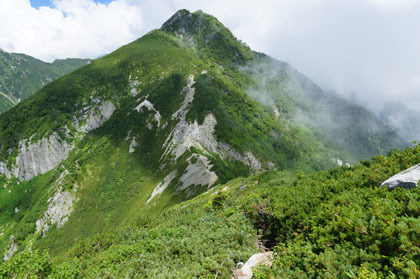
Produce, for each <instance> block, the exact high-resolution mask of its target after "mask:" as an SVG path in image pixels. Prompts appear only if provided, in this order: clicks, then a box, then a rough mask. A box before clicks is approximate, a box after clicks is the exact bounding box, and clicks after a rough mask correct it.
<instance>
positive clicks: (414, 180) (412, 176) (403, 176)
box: [381, 164, 420, 190]
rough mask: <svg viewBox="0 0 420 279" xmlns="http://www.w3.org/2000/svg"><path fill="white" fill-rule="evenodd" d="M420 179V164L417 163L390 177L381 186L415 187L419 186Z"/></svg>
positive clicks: (392, 187) (391, 187) (390, 187)
mask: <svg viewBox="0 0 420 279" xmlns="http://www.w3.org/2000/svg"><path fill="white" fill-rule="evenodd" d="M419 180H420V164H417V165H415V166H413V167H411V168H409V169H406V170H404V171H402V172H400V173H397V174H396V175H394V176H392V177H390V178H388V179H387V180H385V181H384V182H383V183H382V184H381V186H382V187H385V186H388V188H389V189H390V190H391V189H394V188H397V187H401V188H406V189H408V188H415V187H417V186H418V182H419Z"/></svg>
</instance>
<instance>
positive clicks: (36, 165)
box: [13, 132, 72, 180]
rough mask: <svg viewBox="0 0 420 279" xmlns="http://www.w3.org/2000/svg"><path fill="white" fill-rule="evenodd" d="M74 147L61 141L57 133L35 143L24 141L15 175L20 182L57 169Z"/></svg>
mask: <svg viewBox="0 0 420 279" xmlns="http://www.w3.org/2000/svg"><path fill="white" fill-rule="evenodd" d="M71 149H72V146H71V145H70V144H69V143H67V142H66V141H65V140H63V139H60V137H59V136H58V134H57V133H55V132H54V133H53V134H52V135H51V136H50V137H49V138H43V139H41V140H39V141H37V142H35V143H27V140H23V141H21V142H20V143H19V154H18V156H17V157H16V163H15V169H14V171H13V174H14V176H15V177H16V178H18V179H19V180H30V179H32V178H33V177H35V176H37V175H39V174H44V173H46V172H47V171H50V170H52V169H53V168H55V167H56V166H57V165H58V164H59V163H61V162H62V161H63V160H65V159H67V156H68V154H69V152H70V150H71Z"/></svg>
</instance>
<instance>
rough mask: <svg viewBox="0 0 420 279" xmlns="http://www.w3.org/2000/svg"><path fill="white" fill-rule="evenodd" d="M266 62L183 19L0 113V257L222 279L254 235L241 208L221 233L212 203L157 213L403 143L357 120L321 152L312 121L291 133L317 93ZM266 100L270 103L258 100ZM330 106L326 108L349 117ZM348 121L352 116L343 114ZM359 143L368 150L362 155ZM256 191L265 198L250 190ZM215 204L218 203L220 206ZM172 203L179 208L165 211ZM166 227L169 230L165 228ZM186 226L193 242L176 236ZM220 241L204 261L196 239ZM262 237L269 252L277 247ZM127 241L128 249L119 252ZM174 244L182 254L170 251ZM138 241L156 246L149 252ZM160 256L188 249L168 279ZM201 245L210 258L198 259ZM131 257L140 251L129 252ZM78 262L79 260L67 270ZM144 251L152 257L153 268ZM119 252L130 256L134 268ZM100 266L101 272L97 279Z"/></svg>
mask: <svg viewBox="0 0 420 279" xmlns="http://www.w3.org/2000/svg"><path fill="white" fill-rule="evenodd" d="M265 59H266V56H264V55H262V54H258V53H255V52H253V51H251V50H250V49H249V48H248V47H247V46H245V45H244V44H242V43H241V42H239V41H237V40H236V39H235V38H234V37H233V35H232V34H231V33H230V31H229V30H228V29H227V28H225V27H224V26H223V25H222V24H221V23H219V22H218V21H217V20H216V19H215V18H214V17H212V16H210V15H207V14H204V13H203V12H195V13H192V14H191V13H189V12H188V11H185V10H182V11H179V12H178V13H176V14H175V15H174V16H173V17H172V18H171V19H169V20H168V22H166V23H165V24H164V25H163V26H162V28H161V30H154V31H152V32H150V33H148V34H147V35H145V36H144V37H142V38H140V39H138V40H136V41H134V42H132V43H130V44H128V45H125V46H123V47H121V48H120V49H118V50H116V51H114V52H113V53H111V54H109V55H107V56H105V57H102V58H100V59H97V60H94V61H92V63H91V64H89V65H85V66H83V67H81V68H79V69H78V70H76V71H74V72H72V73H70V74H68V75H65V76H63V77H61V78H59V79H57V80H56V81H54V82H51V83H49V84H48V85H46V86H45V87H44V88H42V89H41V90H40V91H38V92H37V93H36V94H34V95H33V96H31V97H29V98H27V99H26V100H24V101H23V102H21V103H20V104H19V105H17V106H16V107H14V108H12V109H11V110H10V111H8V112H6V113H4V114H3V115H1V116H0V143H1V149H0V154H1V159H0V174H1V181H2V186H3V187H1V188H0V201H1V202H0V214H1V215H0V251H4V259H6V260H7V259H9V258H10V257H11V256H12V255H13V254H15V253H18V256H16V260H17V261H19V257H27V256H30V255H31V253H30V252H28V253H29V254H28V253H26V254H25V252H24V253H23V254H19V253H20V252H22V251H27V250H28V249H32V250H34V251H35V250H37V249H38V250H42V251H43V250H46V251H48V252H49V253H50V255H51V256H52V257H54V262H55V260H57V263H58V262H60V261H65V259H68V258H70V259H71V262H69V263H67V265H68V267H69V268H70V265H71V266H72V268H74V272H77V273H79V274H80V276H82V277H89V276H91V274H95V276H98V277H101V276H102V277H106V276H107V275H106V274H107V273H109V274H110V275H109V276H111V277H112V276H117V277H118V276H119V275H120V274H125V275H126V276H140V277H141V276H146V275H145V274H153V275H156V274H157V273H158V270H159V268H163V269H164V270H168V272H172V273H168V274H170V275H168V276H169V277H171V276H172V277H176V276H178V277H186V278H187V277H188V276H213V277H214V275H213V272H214V271H215V270H214V269H212V267H211V266H212V265H213V264H215V263H218V264H220V268H219V269H220V270H221V271H220V272H222V273H220V276H222V275H223V276H226V275H227V271H228V268H229V267H230V266H232V264H233V263H234V262H236V261H237V260H244V259H245V258H246V257H247V256H249V254H250V253H251V252H253V251H255V249H256V248H255V247H254V246H253V244H252V243H254V242H255V231H254V230H253V223H252V222H250V220H249V218H248V217H249V216H248V215H245V216H244V215H243V211H241V210H242V209H240V208H238V210H239V211H235V210H236V209H235V210H233V209H230V212H228V213H226V215H227V216H226V218H228V217H229V216H231V218H232V219H231V220H230V219H229V222H228V223H227V224H228V226H226V225H225V224H224V222H225V221H223V220H224V219H222V220H221V222H219V221H218V218H220V213H221V212H218V211H213V210H212V208H213V207H215V208H216V207H219V205H217V204H216V205H214V206H213V204H212V202H210V205H209V206H205V208H203V206H202V204H194V206H193V209H192V210H191V211H188V212H185V214H192V215H188V216H183V215H179V214H178V213H170V214H169V213H168V214H169V215H168V220H167V221H163V219H159V218H161V217H159V216H161V215H160V214H161V213H162V212H163V211H165V210H168V209H169V211H168V212H176V211H171V210H181V208H180V207H179V206H178V205H177V204H179V203H182V202H184V201H186V200H189V199H191V198H193V197H195V196H197V195H199V194H200V193H203V192H206V191H209V189H210V191H211V192H214V191H216V190H217V189H219V190H220V189H221V188H220V187H219V188H215V190H211V187H214V186H215V185H217V184H223V183H226V182H228V181H229V180H231V179H234V178H237V177H240V176H242V177H247V176H249V175H250V174H255V173H259V172H262V171H264V170H274V169H277V170H282V171H283V172H281V175H286V174H287V173H295V172H296V171H298V170H304V171H309V170H319V169H327V168H330V167H332V166H335V165H337V163H339V162H340V161H339V160H340V158H341V159H344V160H347V161H348V162H354V161H356V160H357V159H359V158H360V157H367V156H368V155H373V154H378V153H383V152H384V151H385V150H387V149H390V148H392V147H400V146H403V145H404V142H403V141H402V140H401V139H400V138H399V137H398V136H397V135H396V134H395V133H393V132H392V131H391V130H386V129H385V130H384V131H385V132H389V133H385V132H383V131H378V132H377V133H370V132H369V133H368V131H370V130H369V129H373V127H374V126H372V125H371V124H370V122H363V121H364V120H365V117H363V118H362V117H360V118H359V117H356V116H354V117H353V119H355V120H354V123H351V124H349V125H348V126H346V127H347V128H346V129H349V132H347V133H344V132H343V131H341V130H339V131H340V132H343V133H337V135H336V138H335V139H341V141H342V142H340V141H333V140H329V138H328V134H327V133H326V132H325V131H328V129H325V128H324V127H322V125H320V124H319V123H318V122H316V121H315V122H314V123H310V124H311V125H306V123H303V124H302V122H300V121H297V116H299V114H298V112H300V111H302V112H303V113H304V114H305V117H309V118H311V117H312V116H313V115H316V112H317V111H318V105H317V104H318V103H317V102H314V100H320V101H319V102H322V101H326V100H328V95H327V94H325V93H324V92H322V91H321V90H320V89H319V88H318V89H317V90H314V89H313V88H312V87H311V88H308V86H306V84H307V79H306V78H304V77H302V76H301V75H300V74H298V73H296V72H294V71H292V69H291V68H290V67H287V68H282V67H280V68H279V66H278V65H283V64H282V63H281V62H277V61H274V62H273V63H274V65H271V64H267V62H266V60H265ZM262 64H264V65H265V66H264V67H266V66H270V67H272V69H273V71H277V72H276V74H275V76H276V77H275V78H272V80H271V81H269V82H265V80H263V79H262V77H261V75H258V74H256V73H255V70H257V71H258V67H257V65H262ZM276 65H277V66H276ZM277 76H279V77H277ZM277 80H278V82H277ZM292 85H293V86H292ZM311 86H314V85H313V84H311ZM298 89H299V90H298ZM255 92H256V93H257V94H255ZM258 92H259V93H258ZM267 92H268V93H267ZM258 94H260V95H258ZM263 95H266V96H269V97H270V98H271V99H269V100H268V101H267V102H265V101H264V100H261V97H263ZM315 95H316V96H317V97H316V98H315V97H313V96H315ZM334 100H336V102H337V103H338V104H339V105H337V107H340V106H341V107H344V106H347V105H349V103H347V102H346V101H344V100H341V99H338V98H335V99H334ZM312 106H313V107H312ZM349 106H350V105H349ZM327 107H328V108H329V106H327ZM356 108H358V107H356ZM355 111H356V112H357V113H358V112H359V110H357V109H354V110H348V111H346V113H353V112H355ZM333 112H334V113H341V112H340V110H339V109H337V110H336V111H331V112H329V113H330V114H331V113H333ZM364 113H366V114H367V115H369V114H368V112H365V111H364ZM339 117H343V116H339ZM314 119H315V120H316V119H317V118H314ZM339 119H341V118H339ZM375 121H376V120H375ZM375 123H376V122H375ZM376 124H377V123H376ZM360 127H362V128H363V129H364V130H362V131H360V132H359V133H358V134H357V137H358V141H349V140H348V139H347V137H348V135H349V134H352V133H354V132H352V131H353V130H351V129H359V128H360ZM362 128H360V129H362ZM363 131H367V132H366V133H365V132H363ZM372 135H374V136H372ZM337 142H340V143H341V145H339V144H338V143H337ZM366 142H367V143H368V146H369V147H368V148H366V149H364V146H365V144H366ZM343 146H344V147H345V148H344V149H342V148H341V147H343ZM359 150H362V152H359ZM263 177H265V178H263ZM258 179H260V178H258ZM263 179H268V180H271V178H270V176H269V175H268V176H262V178H261V179H260V180H261V181H268V180H263ZM247 181H248V182H249V183H251V182H250V181H253V180H252V179H250V180H247ZM231 183H233V184H231V185H235V186H234V188H235V189H237V190H235V191H236V192H232V193H237V192H239V190H238V187H240V186H241V185H240V184H241V183H242V180H241V179H238V180H233V182H231ZM252 183H254V182H252ZM261 183H262V182H261ZM266 185H267V187H268V185H271V184H270V183H268V182H267V184H266ZM232 187H233V186H232ZM250 188H251V187H250ZM260 188H263V189H264V188H265V187H258V188H256V189H260ZM247 191H248V190H247ZM247 191H244V192H243V193H244V195H245V193H248V192H247ZM256 194H257V195H258V193H256ZM203 197H205V198H203V200H200V199H198V200H200V201H202V202H203V203H205V204H207V203H208V199H209V196H208V195H207V196H203ZM241 197H242V194H241V195H238V196H237V197H232V198H234V199H233V200H232V202H234V200H235V199H238V206H242V205H241V203H240V200H241ZM225 198H226V197H224V196H222V197H221V198H220V199H222V204H223V203H224V199H225ZM245 198H246V197H245V196H244V199H245ZM244 204H245V202H244ZM246 204H248V202H246ZM174 205H177V206H176V207H174V208H178V209H170V208H171V207H172V206H174ZM184 205H185V204H184ZM222 207H223V206H222ZM235 208H236V207H235ZM181 211H182V212H184V211H185V210H181ZM207 213H208V214H210V215H208V216H207V215H203V214H207ZM165 214H166V213H165ZM171 214H173V215H171ZM211 214H213V215H211ZM223 214H224V213H223ZM223 214H222V217H223ZM165 216H166V215H165ZM170 216H173V217H170ZM198 216H203V218H204V219H203V220H202V221H203V222H204V223H201V225H203V224H207V223H206V222H207V221H206V220H207V219H206V218H210V219H209V220H210V221H208V222H210V223H214V224H218V227H220V231H218V230H216V228H215V227H212V231H213V232H214V237H210V238H209V236H208V233H209V231H207V228H206V227H204V228H202V227H199V226H198V224H199V223H195V222H198V221H199V220H200V219H197V218H198ZM178 217H179V218H180V219H176V220H175V219H172V218H178ZM164 218H166V217H164ZM200 218H201V217H200ZM229 218H230V217H229ZM222 221H223V222H222ZM183 224H185V227H183V226H184V225H183ZM229 224H230V225H229ZM201 225H200V226H201ZM130 227H131V228H133V235H130V234H131V232H130V229H129V228H130ZM171 227H172V228H173V227H175V228H179V230H177V229H174V231H172V229H169V230H166V228H171ZM194 227H195V229H194V230H192V229H191V231H190V233H191V234H187V233H186V232H185V230H187V228H194ZM154 228H155V231H154V232H155V234H153V233H151V231H152V230H154ZM232 228H237V229H232ZM166 232H167V233H168V235H167V236H165V235H164V234H165V233H166ZM264 233H265V234H267V232H264ZM106 235H108V236H106ZM172 235H174V236H177V237H181V235H184V236H185V237H186V239H188V238H187V236H188V235H189V239H190V241H191V242H193V243H196V244H194V245H199V243H202V245H205V246H202V247H203V249H199V250H197V251H193V250H192V248H191V247H189V248H185V247H186V245H189V244H188V243H187V242H186V241H181V240H180V239H179V238H176V237H174V238H172V237H171V236H172ZM197 235H199V236H200V237H197ZM224 236H226V238H227V239H232V237H233V238H234V239H235V240H234V241H233V242H232V241H230V242H229V243H227V242H225V246H226V245H228V246H229V245H231V246H229V247H231V249H230V250H228V251H227V252H226V253H225V252H223V251H224V250H223V249H225V248H226V247H225V246H215V248H214V250H212V249H209V248H208V246H206V245H207V244H206V243H207V242H206V241H216V240H220V239H221V238H223V237H224ZM95 237H98V239H102V238H103V237H105V238H104V239H105V240H104V241H105V242H104V243H105V244H103V243H102V242H101V241H102V240H98V241H99V242H98V249H108V248H109V247H110V245H111V244H115V245H117V244H118V245H119V244H121V245H122V246H124V248H123V249H127V252H121V253H123V255H122V256H118V257H122V258H119V259H118V260H115V262H113V263H115V264H117V265H118V266H120V264H121V266H120V268H121V270H120V269H118V268H117V269H116V268H115V267H114V266H113V263H108V262H104V263H98V262H97V261H100V260H102V259H104V258H103V256H99V257H98V255H97V254H94V253H93V252H94V251H95V249H96V248H94V249H93V250H92V251H91V248H92V247H93V246H95V245H96V244H92V243H93V242H92V241H95V240H94V239H96V238H95ZM194 238H195V239H194ZM136 239H137V240H136ZM141 239H143V240H144V241H143V242H141V241H140V240H141ZM162 239H166V242H165V243H164V244H163V243H162V242H161V240H162ZM265 239H267V240H269V241H270V242H271V243H272V244H271V245H274V243H276V239H275V237H274V238H273V237H271V236H267V237H265ZM154 240H156V242H153V241H154ZM137 241H140V242H139V243H140V244H139V245H138V247H137V246H133V247H131V246H130V245H131V244H135V243H137ZM171 241H181V242H180V243H179V246H177V244H176V243H172V242H171ZM74 243H80V245H82V246H80V247H79V246H74ZM106 243H108V244H106ZM145 243H154V244H153V245H152V246H153V247H152V246H151V247H149V248H148V246H147V245H146V244H145ZM83 245H86V246H83ZM92 245H93V246H92ZM145 245H146V246H145ZM164 246H165V247H166V248H165V247H164ZM171 247H178V248H179V249H178V248H176V249H175V248H174V249H175V250H174V251H173V253H174V254H175V255H184V254H183V253H184V252H185V251H188V253H189V255H190V256H185V258H182V259H178V258H176V257H175V258H174V257H172V254H171V253H172V252H170V253H169V252H168V251H167V250H166V251H167V252H168V253H169V254H168V256H167V258H165V259H166V260H167V264H168V265H169V264H170V263H173V264H175V265H176V266H177V267H179V268H173V269H172V270H171V269H170V267H169V266H167V267H166V268H164V267H162V266H161V265H160V266H158V265H157V263H156V259H158V258H162V255H163V254H159V253H160V252H159V251H160V250H161V251H165V250H164V248H165V249H172V248H171ZM204 247H207V248H208V250H209V251H208V252H203V251H204ZM132 248H133V249H139V250H136V251H134V250H133V251H131V252H130V251H129V250H130V249H132ZM78 249H79V250H78ZM88 250H89V251H88ZM72 251H73V252H72ZM78 251H80V253H81V254H80V257H81V258H80V262H78V261H79V260H78V259H76V258H74V255H76V254H77V255H79V254H78V253H79V252H78ZM171 251H172V250H171ZM148 252H156V253H157V254H155V256H156V257H155V256H153V255H152V254H150V257H149V256H148V255H147V253H148ZM69 253H76V254H69ZM110 253H113V252H112V251H111V252H110ZM116 253H117V254H118V253H120V251H116ZM125 253H128V255H133V258H132V261H130V260H128V257H126V256H125ZM197 254H199V255H198V256H197ZM19 255H20V256H19ZM220 255H224V256H223V257H224V258H223V259H222V258H220ZM77 257H79V256H77ZM83 257H85V258H83ZM112 257H113V255H112ZM136 257H137V258H136ZM138 257H141V259H142V260H141V261H140V262H136V259H139V258H138ZM154 257H155V258H154ZM196 257H199V258H200V259H202V261H209V262H208V263H207V264H205V265H204V266H205V267H203V264H202V263H199V264H197V265H196V266H194V267H192V266H190V265H187V264H186V263H188V262H190V263H191V260H193V259H196ZM39 259H40V260H43V259H46V257H40V258H39ZM125 259H127V261H125ZM216 259H217V260H216ZM219 259H222V260H224V261H221V262H219ZM73 260H74V261H75V262H72V261H73ZM123 260H124V261H125V263H124V264H125V266H124V265H123ZM225 261H226V262H225ZM134 262H136V263H135V264H134ZM138 264H139V265H140V266H137V265H138ZM133 265H136V267H134V266H133ZM143 265H144V266H143ZM4 266H5V268H6V269H8V268H11V267H10V266H9V265H7V264H6V265H4ZM57 266H59V265H57ZM107 266H111V267H112V269H110V270H102V269H101V267H107ZM182 266H185V267H182ZM60 268H61V267H60ZM63 268H64V267H63ZM96 268H98V269H96ZM219 269H217V270H219ZM63 270H64V271H65V272H73V271H69V270H67V268H64V269H63ZM50 271H51V270H49V271H46V272H50ZM64 271H63V272H64ZM7 272H8V271H7ZM54 272H61V271H58V270H56V271H54ZM127 272H128V273H127ZM144 272H146V273H144ZM9 274H10V273H9ZM162 274H163V275H165V273H162ZM210 274H211V275H210ZM163 275H162V276H163ZM95 276H94V277H95ZM150 276H151V275H150ZM156 276H157V275H156ZM156 276H155V277H156ZM151 277H153V276H151ZM163 278H165V277H163Z"/></svg>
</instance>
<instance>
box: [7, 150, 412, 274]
mask: <svg viewBox="0 0 420 279" xmlns="http://www.w3.org/2000/svg"><path fill="white" fill-rule="evenodd" d="M417 163H420V146H417V147H416V148H412V149H407V150H404V151H395V152H392V153H390V154H389V156H379V157H375V158H374V159H373V160H372V161H363V162H361V164H360V165H358V166H355V167H352V168H347V167H342V168H336V169H333V170H329V171H322V172H317V173H312V174H302V173H300V174H297V175H295V174H291V173H286V172H268V173H264V174H261V175H258V176H255V177H252V178H247V179H243V178H238V179H235V180H233V181H231V182H229V183H227V184H226V185H222V186H218V187H215V188H213V189H211V190H210V191H208V192H207V193H204V194H202V195H200V196H198V197H197V198H195V199H193V200H191V201H187V202H184V203H181V204H178V205H176V206H174V207H172V208H171V209H169V210H167V211H165V212H164V213H163V214H161V215H158V216H156V217H152V218H147V217H142V216H138V218H137V219H136V221H135V222H133V223H132V224H130V225H129V226H127V227H126V228H124V229H120V230H118V231H109V232H108V233H103V234H98V235H95V236H93V237H90V238H88V239H87V240H84V241H82V242H80V243H78V244H76V245H74V246H73V247H72V248H71V249H70V250H68V251H63V253H62V254H59V255H55V256H49V254H48V252H46V251H36V250H34V251H26V252H23V253H19V254H17V255H16V256H14V257H13V258H12V259H11V260H9V261H7V262H4V263H3V264H2V265H1V266H0V276H3V277H4V278H215V276H216V274H217V276H216V277H217V278H231V274H232V271H231V269H233V268H234V266H235V263H237V262H240V261H246V260H247V258H248V257H249V256H250V255H252V254H253V253H255V252H257V251H258V248H257V245H256V244H257V240H258V239H259V240H260V241H262V242H264V243H265V245H266V246H269V247H272V248H273V249H274V251H275V257H274V261H273V266H272V267H271V268H267V267H266V268H259V269H258V270H257V271H256V273H255V277H256V278H418V277H420V220H419V218H418V217H419V215H420V189H418V188H416V189H410V190H405V189H396V190H394V191H388V190H387V189H384V188H381V187H380V183H381V182H382V181H384V180H385V179H386V178H388V177H389V176H391V175H393V174H395V173H397V172H399V171H401V170H403V169H406V168H408V167H410V166H412V165H414V164H417ZM57 245H60V244H59V243H57Z"/></svg>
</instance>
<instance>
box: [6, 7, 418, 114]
mask: <svg viewBox="0 0 420 279" xmlns="http://www.w3.org/2000/svg"><path fill="white" fill-rule="evenodd" d="M181 8H187V9H189V10H191V11H195V10H197V9H202V10H203V11H205V12H207V13H210V14H213V15H214V16H216V17H217V18H219V20H220V21H222V23H224V24H225V25H226V26H227V27H229V28H230V29H231V30H232V32H233V33H234V34H235V36H237V37H238V38H239V39H241V40H243V41H245V42H247V43H248V44H249V45H250V46H251V47H252V48H253V49H254V50H257V51H262V52H265V53H267V54H269V55H271V56H273V57H275V58H277V59H279V60H283V61H287V62H289V63H290V64H291V65H292V66H293V67H295V68H296V69H298V70H299V71H301V72H303V73H304V74H306V75H307V76H309V77H310V78H311V79H313V80H314V81H315V82H317V83H318V84H319V85H321V86H322V87H323V88H325V89H333V90H336V91H337V92H339V93H340V94H343V95H345V96H353V97H355V98H357V99H358V100H360V101H362V102H365V103H367V104H368V105H369V106H370V107H371V108H377V107H379V106H380V105H381V104H383V103H384V102H386V101H390V100H395V101H402V102H404V103H406V104H407V105H409V106H411V107H412V108H414V109H417V110H420V31H419V30H420V0H258V1H247V0H211V1H210V0H207V1H199V0H114V1H112V0H95V1H93V0H31V1H29V0H0V48H2V49H4V50H6V51H12V52H23V53H27V54H29V55H32V56H35V57H37V58H40V59H43V60H46V61H52V60H54V59H55V58H65V57H89V58H93V57H97V56H99V55H102V54H105V53H107V52H110V51H112V50H114V49H116V48H118V47H119V46H121V45H123V44H126V43H128V42H130V41H132V40H134V39H136V38H138V37H140V36H142V35H144V34H145V33H147V32H148V31H150V30H151V29H154V28H158V27H160V25H161V24H162V23H163V22H164V21H165V20H166V19H168V18H169V17H170V16H171V15H172V14H173V13H174V12H175V11H176V10H178V9H181Z"/></svg>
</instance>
